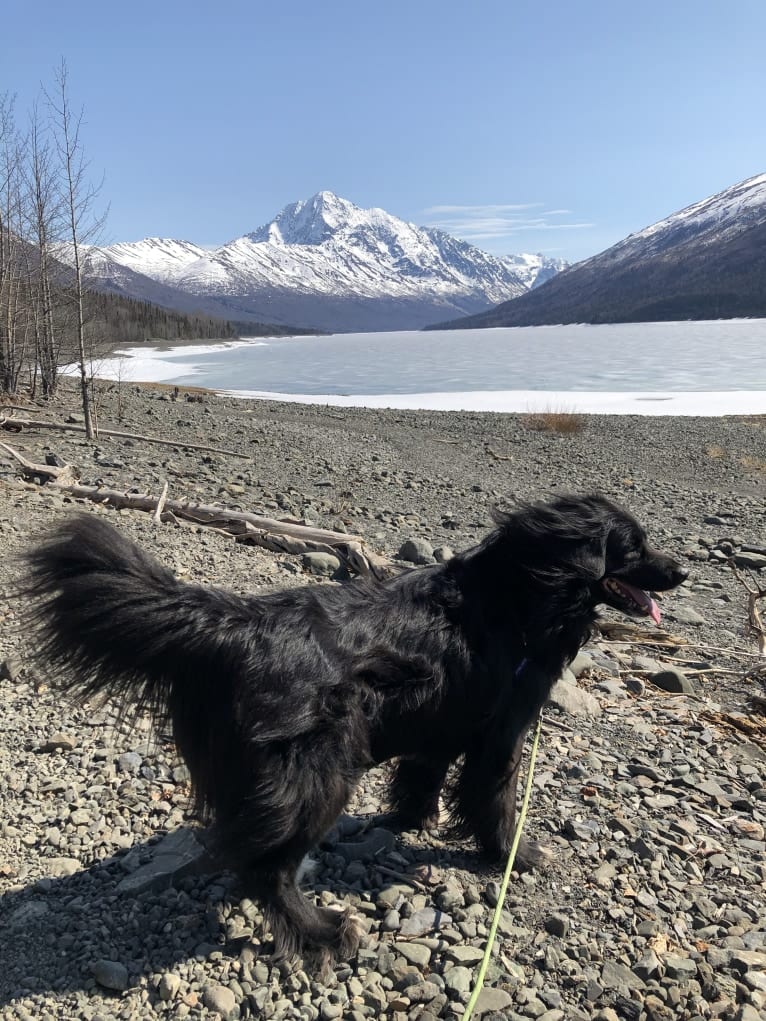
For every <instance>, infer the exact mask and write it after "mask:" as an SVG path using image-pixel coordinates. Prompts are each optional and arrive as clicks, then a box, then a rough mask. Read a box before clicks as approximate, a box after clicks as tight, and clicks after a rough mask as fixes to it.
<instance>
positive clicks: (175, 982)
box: [157, 971, 181, 1001]
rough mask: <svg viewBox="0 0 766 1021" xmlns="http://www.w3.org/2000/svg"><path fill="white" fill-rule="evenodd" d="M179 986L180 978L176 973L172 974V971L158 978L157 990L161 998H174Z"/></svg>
mask: <svg viewBox="0 0 766 1021" xmlns="http://www.w3.org/2000/svg"><path fill="white" fill-rule="evenodd" d="M180 988H181V979H180V978H179V977H178V975H174V974H173V972H172V971H169V972H167V973H166V974H165V975H163V976H162V978H161V979H160V981H159V983H158V985H157V992H158V993H159V997H160V999H161V1000H166V1001H167V1000H172V999H174V998H175V997H176V995H177V994H178V990H179V989H180Z"/></svg>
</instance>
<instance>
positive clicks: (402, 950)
mask: <svg viewBox="0 0 766 1021" xmlns="http://www.w3.org/2000/svg"><path fill="white" fill-rule="evenodd" d="M394 949H395V950H396V952H397V953H398V954H401V955H402V957H403V958H404V959H405V961H409V963H410V964H415V965H417V967H418V968H425V967H426V966H427V964H428V962H429V961H430V960H431V951H430V950H429V949H428V947H427V946H424V945H423V944H422V943H405V942H403V941H402V942H399V943H394Z"/></svg>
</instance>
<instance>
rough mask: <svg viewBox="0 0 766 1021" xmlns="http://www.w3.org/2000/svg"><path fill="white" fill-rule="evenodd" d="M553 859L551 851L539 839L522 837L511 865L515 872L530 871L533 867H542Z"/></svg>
mask: <svg viewBox="0 0 766 1021" xmlns="http://www.w3.org/2000/svg"><path fill="white" fill-rule="evenodd" d="M552 861H553V851H552V850H551V849H550V847H547V846H546V845H545V844H541V843H540V841H539V840H529V839H527V837H522V838H521V840H520V841H519V847H518V850H517V851H516V859H515V861H514V863H513V867H514V869H515V870H516V872H531V871H532V870H533V869H544V868H545V867H546V866H548V865H550V864H551V862H552Z"/></svg>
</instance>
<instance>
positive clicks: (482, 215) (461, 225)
mask: <svg viewBox="0 0 766 1021" xmlns="http://www.w3.org/2000/svg"><path fill="white" fill-rule="evenodd" d="M423 212H424V215H425V216H426V217H427V218H428V220H427V223H426V225H427V226H429V227H438V228H440V229H441V230H444V231H447V233H449V234H454V235H455V236H456V237H459V238H463V240H465V241H500V240H502V239H504V238H511V237H514V236H515V235H517V234H523V233H526V232H530V233H531V232H533V231H553V230H585V229H587V228H589V227H594V226H595V224H593V223H585V222H580V221H577V220H575V221H571V220H562V219H561V217H569V216H572V215H573V214H572V211H571V210H570V209H546V207H545V203H543V202H524V203H513V204H506V203H504V204H497V205H484V206H430V207H429V208H428V209H425V210H424V211H423Z"/></svg>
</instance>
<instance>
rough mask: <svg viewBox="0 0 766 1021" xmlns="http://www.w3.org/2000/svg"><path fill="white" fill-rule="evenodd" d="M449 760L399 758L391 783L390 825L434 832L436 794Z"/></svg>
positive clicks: (436, 807) (437, 817) (439, 789)
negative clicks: (432, 830)
mask: <svg viewBox="0 0 766 1021" xmlns="http://www.w3.org/2000/svg"><path fill="white" fill-rule="evenodd" d="M448 769H449V759H444V760H440V759H428V758H425V757H423V756H418V755H414V756H407V757H406V758H402V759H399V761H398V762H397V764H396V768H395V771H394V775H393V779H392V781H391V793H390V800H391V810H392V811H391V822H392V824H396V825H397V826H398V827H399V828H401V829H419V830H431V829H436V827H437V826H438V825H439V794H440V793H441V789H442V787H443V786H444V780H445V777H446V776H447V770H448Z"/></svg>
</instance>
